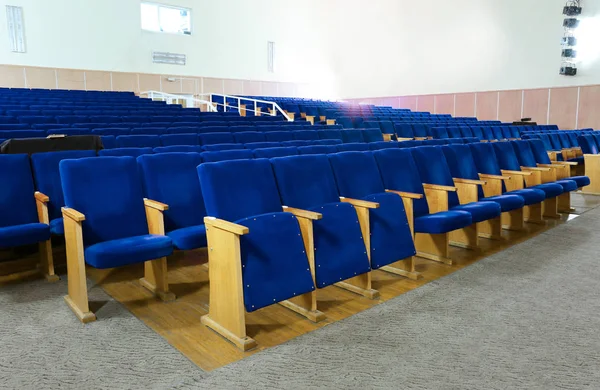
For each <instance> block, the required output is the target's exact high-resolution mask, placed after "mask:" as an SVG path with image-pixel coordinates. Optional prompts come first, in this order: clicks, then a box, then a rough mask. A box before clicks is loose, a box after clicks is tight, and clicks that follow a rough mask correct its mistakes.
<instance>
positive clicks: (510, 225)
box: [501, 208, 525, 231]
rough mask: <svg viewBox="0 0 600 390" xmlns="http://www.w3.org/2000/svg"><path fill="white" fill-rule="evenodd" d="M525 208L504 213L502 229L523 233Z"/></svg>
mask: <svg viewBox="0 0 600 390" xmlns="http://www.w3.org/2000/svg"><path fill="white" fill-rule="evenodd" d="M523 213H524V208H521V209H517V210H512V211H507V212H504V213H502V215H501V219H502V228H503V229H506V230H512V231H521V230H524V229H525V225H524V222H525V220H524V216H523Z"/></svg>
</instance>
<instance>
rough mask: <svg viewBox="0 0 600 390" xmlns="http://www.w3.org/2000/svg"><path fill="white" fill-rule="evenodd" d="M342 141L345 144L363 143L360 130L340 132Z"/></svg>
mask: <svg viewBox="0 0 600 390" xmlns="http://www.w3.org/2000/svg"><path fill="white" fill-rule="evenodd" d="M341 134H342V140H343V141H344V142H346V143H351V142H364V141H365V140H364V138H363V131H362V130H344V131H342V132H341Z"/></svg>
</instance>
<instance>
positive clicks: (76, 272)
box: [63, 214, 96, 324]
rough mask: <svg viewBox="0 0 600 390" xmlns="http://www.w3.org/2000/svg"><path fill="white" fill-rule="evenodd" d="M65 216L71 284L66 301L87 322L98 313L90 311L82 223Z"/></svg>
mask: <svg viewBox="0 0 600 390" xmlns="http://www.w3.org/2000/svg"><path fill="white" fill-rule="evenodd" d="M63 216H64V218H63V220H64V224H65V245H66V252H67V278H68V286H69V295H67V296H65V302H66V303H67V305H68V306H69V307H70V308H71V310H72V311H73V313H75V315H76V316H77V318H79V320H80V321H81V322H83V323H84V324H85V323H88V322H92V321H95V320H96V315H95V314H94V313H92V312H91V311H90V305H89V302H88V293H87V280H86V274H85V259H84V248H83V235H82V229H81V223H80V222H76V221H73V220H72V219H70V218H69V217H67V216H66V215H65V214H63Z"/></svg>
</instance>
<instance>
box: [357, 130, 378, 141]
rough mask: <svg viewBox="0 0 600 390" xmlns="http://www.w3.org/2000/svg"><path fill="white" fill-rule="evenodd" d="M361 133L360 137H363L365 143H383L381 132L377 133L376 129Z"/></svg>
mask: <svg viewBox="0 0 600 390" xmlns="http://www.w3.org/2000/svg"><path fill="white" fill-rule="evenodd" d="M361 131H362V135H363V138H364V140H365V142H382V141H383V134H382V133H381V131H378V130H377V129H364V130H361Z"/></svg>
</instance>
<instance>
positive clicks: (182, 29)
mask: <svg viewBox="0 0 600 390" xmlns="http://www.w3.org/2000/svg"><path fill="white" fill-rule="evenodd" d="M142 30H148V31H156V32H166V33H171V34H184V35H191V34H192V24H191V10H189V9H187V8H179V7H171V6H168V5H162V4H156V3H142Z"/></svg>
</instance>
